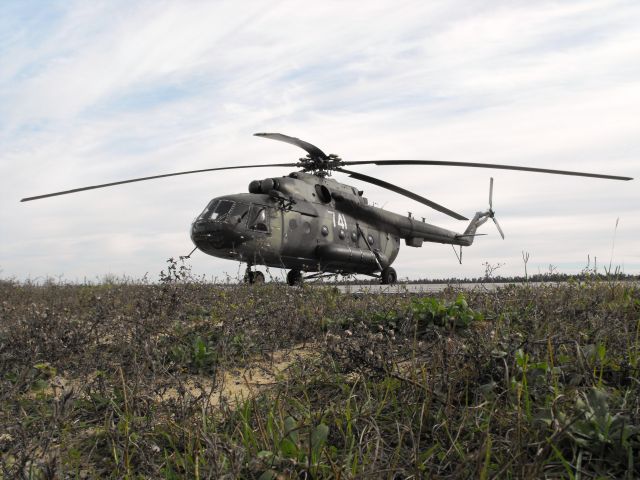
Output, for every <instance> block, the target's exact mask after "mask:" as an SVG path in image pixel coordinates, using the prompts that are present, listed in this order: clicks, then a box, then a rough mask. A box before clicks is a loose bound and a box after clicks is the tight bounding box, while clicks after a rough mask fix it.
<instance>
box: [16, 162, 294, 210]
mask: <svg viewBox="0 0 640 480" xmlns="http://www.w3.org/2000/svg"><path fill="white" fill-rule="evenodd" d="M296 166H298V164H297V163H271V164H267V165H240V166H236V167H219V168H203V169H201V170H189V171H186V172H176V173H165V174H163V175H153V176H151V177H140V178H132V179H130V180H121V181H119V182H111V183H101V184H100V185H90V186H88V187H80V188H73V189H71V190H63V191H61V192H54V193H46V194H44V195H36V196H35V197H25V198H23V199H21V200H20V201H21V202H29V201H31V200H40V199H41V198H48V197H56V196H58V195H67V194H69V193H76V192H84V191H85V190H94V189H96V188H105V187H113V186H115V185H123V184H125V183H134V182H143V181H145V180H155V179H156V178H165V177H175V176H178V175H190V174H192V173H203V172H215V171H218V170H235V169H240V168H262V167H296Z"/></svg>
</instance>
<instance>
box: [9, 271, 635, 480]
mask: <svg viewBox="0 0 640 480" xmlns="http://www.w3.org/2000/svg"><path fill="white" fill-rule="evenodd" d="M638 293H639V292H638V289H637V287H634V286H631V285H627V284H621V283H613V282H606V281H601V280H597V281H593V282H589V281H588V282H585V283H581V284H578V283H569V284H566V285H561V286H542V287H536V288H530V287H527V286H522V287H506V288H504V289H501V290H498V291H496V292H482V291H477V292H472V293H466V294H465V295H466V297H462V296H460V295H459V294H458V292H456V291H454V290H447V291H445V292H443V293H442V294H441V295H439V296H438V298H426V297H423V296H411V295H393V296H384V295H379V296H376V295H368V296H352V295H341V294H340V293H338V292H337V291H336V290H335V289H333V288H331V287H326V288H304V289H297V288H288V287H284V286H278V285H264V286H257V287H254V288H249V287H242V286H240V287H229V286H215V285H209V284H206V283H203V282H198V281H194V280H190V279H188V278H184V277H179V276H178V275H173V276H167V277H166V278H165V281H164V283H162V284H160V285H145V284H137V283H134V282H122V283H117V282H116V283H109V284H103V285H61V284H55V283H51V284H48V285H44V286H37V285H30V284H17V283H15V282H7V281H4V282H0V298H1V299H2V301H1V304H0V371H1V372H2V377H1V378H0V382H1V383H0V387H1V388H0V406H1V408H0V412H1V413H0V455H1V456H0V478H7V479H9V478H95V477H114V478H123V477H124V478H139V477H150V478H158V477H160V478H185V477H186V478H225V477H226V478H262V479H268V478H372V477H375V478H425V477H428V478H544V477H547V478H562V477H566V478H594V477H598V478H629V479H631V478H637V477H639V476H640V467H639V466H638V465H640V463H638V461H637V460H636V459H637V458H638V455H639V454H640V400H639V398H640V384H639V382H638V369H639V359H640V338H639V337H640V296H639V294H638Z"/></svg>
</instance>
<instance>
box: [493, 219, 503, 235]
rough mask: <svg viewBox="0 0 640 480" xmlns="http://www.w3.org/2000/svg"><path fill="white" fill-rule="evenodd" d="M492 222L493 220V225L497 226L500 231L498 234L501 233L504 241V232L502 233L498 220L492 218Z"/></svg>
mask: <svg viewBox="0 0 640 480" xmlns="http://www.w3.org/2000/svg"><path fill="white" fill-rule="evenodd" d="M491 220H493V223H495V224H496V228H497V229H498V232H499V233H500V236H501V237H502V239H503V240H504V232H503V231H502V228H500V224H499V223H498V220H496V217H491Z"/></svg>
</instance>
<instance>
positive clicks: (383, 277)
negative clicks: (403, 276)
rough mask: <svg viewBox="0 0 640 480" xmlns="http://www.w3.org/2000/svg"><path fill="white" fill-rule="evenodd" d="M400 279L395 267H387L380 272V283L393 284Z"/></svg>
mask: <svg viewBox="0 0 640 480" xmlns="http://www.w3.org/2000/svg"><path fill="white" fill-rule="evenodd" d="M397 281H398V275H397V274H396V271H395V269H393V268H391V267H385V268H383V269H382V273H380V283H381V284H383V285H393V284H394V283H396V282H397Z"/></svg>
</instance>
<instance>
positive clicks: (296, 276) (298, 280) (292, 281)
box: [287, 270, 302, 287]
mask: <svg viewBox="0 0 640 480" xmlns="http://www.w3.org/2000/svg"><path fill="white" fill-rule="evenodd" d="M287 283H288V284H289V285H291V286H292V287H293V286H295V285H302V273H301V272H300V270H289V273H287Z"/></svg>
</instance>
